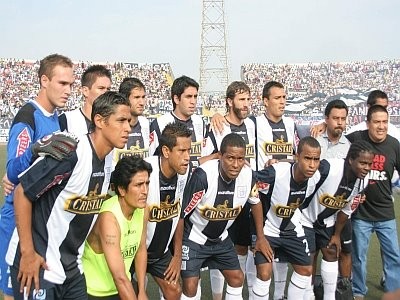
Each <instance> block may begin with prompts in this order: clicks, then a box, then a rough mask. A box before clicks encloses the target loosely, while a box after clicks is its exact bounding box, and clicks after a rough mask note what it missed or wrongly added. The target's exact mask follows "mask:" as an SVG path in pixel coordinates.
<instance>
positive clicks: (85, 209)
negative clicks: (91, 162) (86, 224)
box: [64, 184, 110, 215]
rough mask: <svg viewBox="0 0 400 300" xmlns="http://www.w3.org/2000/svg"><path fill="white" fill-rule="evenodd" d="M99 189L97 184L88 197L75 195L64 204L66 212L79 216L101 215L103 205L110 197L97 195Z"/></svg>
mask: <svg viewBox="0 0 400 300" xmlns="http://www.w3.org/2000/svg"><path fill="white" fill-rule="evenodd" d="M98 188H99V184H96V187H95V188H94V190H93V191H90V192H89V193H88V195H87V196H84V195H75V196H73V197H71V198H69V199H67V201H65V204H64V210H65V211H68V212H71V213H74V214H77V215H86V214H97V213H99V211H100V208H101V205H102V204H103V202H104V201H105V200H107V199H108V198H109V197H110V196H109V195H107V194H104V195H100V194H97V190H98Z"/></svg>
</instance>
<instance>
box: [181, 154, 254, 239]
mask: <svg viewBox="0 0 400 300" xmlns="http://www.w3.org/2000/svg"><path fill="white" fill-rule="evenodd" d="M246 201H249V202H250V203H251V204H256V203H258V202H259V201H260V200H259V198H258V191H257V185H256V181H255V179H254V178H253V176H252V170H251V168H250V167H248V166H244V167H243V169H242V170H241V172H240V173H239V176H238V177H237V178H236V179H235V180H231V181H229V182H226V181H225V180H224V179H223V178H222V177H221V175H220V172H219V160H210V161H207V162H205V163H204V164H202V165H200V167H198V168H197V169H195V170H194V172H193V174H192V176H191V178H190V180H189V182H188V184H187V186H186V189H185V192H184V196H183V206H182V214H181V217H182V218H184V219H185V229H184V238H187V239H189V240H191V241H193V242H195V243H198V244H200V245H204V244H212V243H217V242H219V241H223V240H225V239H226V238H227V236H228V228H229V227H230V226H231V225H232V223H233V222H234V221H235V219H236V217H237V216H238V215H239V213H240V211H241V210H242V207H243V205H244V204H245V203H246Z"/></svg>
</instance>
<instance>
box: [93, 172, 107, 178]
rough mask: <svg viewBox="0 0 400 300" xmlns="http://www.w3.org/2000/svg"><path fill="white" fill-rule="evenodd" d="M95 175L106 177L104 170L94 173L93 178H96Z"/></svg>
mask: <svg viewBox="0 0 400 300" xmlns="http://www.w3.org/2000/svg"><path fill="white" fill-rule="evenodd" d="M95 177H104V172H103V171H100V172H94V173H92V178H95Z"/></svg>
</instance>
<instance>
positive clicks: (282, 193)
mask: <svg viewBox="0 0 400 300" xmlns="http://www.w3.org/2000/svg"><path fill="white" fill-rule="evenodd" d="M321 164H322V165H320V169H323V168H324V164H325V162H321ZM293 165H294V164H292V163H288V162H279V163H276V164H273V165H271V166H269V167H267V168H265V169H263V170H261V171H258V172H256V174H257V175H256V177H257V181H258V187H259V188H260V191H261V190H262V189H264V193H265V192H266V196H265V197H262V199H266V202H267V203H265V205H264V207H265V208H266V216H265V217H266V218H265V225H264V234H265V235H267V236H271V237H280V236H285V237H288V236H297V237H300V236H304V230H303V226H302V225H301V223H300V217H301V211H300V206H301V205H302V204H303V202H304V201H305V199H306V198H307V197H308V196H310V195H312V193H313V192H314V190H315V188H316V187H317V183H318V181H319V180H320V178H321V174H320V172H319V171H317V172H316V173H315V174H314V176H313V177H311V178H310V179H308V180H306V181H304V182H302V183H297V182H296V181H295V180H294V178H293Z"/></svg>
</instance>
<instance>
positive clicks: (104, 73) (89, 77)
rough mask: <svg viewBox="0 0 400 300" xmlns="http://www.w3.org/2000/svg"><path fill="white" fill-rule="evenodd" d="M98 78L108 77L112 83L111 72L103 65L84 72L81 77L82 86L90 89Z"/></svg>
mask: <svg viewBox="0 0 400 300" xmlns="http://www.w3.org/2000/svg"><path fill="white" fill-rule="evenodd" d="M98 77H107V78H108V79H110V81H112V78H111V72H110V70H108V69H107V68H106V67H105V66H103V65H93V66H90V67H89V68H87V69H86V70H85V71H84V72H83V74H82V77H81V85H82V86H86V87H88V88H89V89H90V88H92V85H93V83H95V81H96V79H97V78H98Z"/></svg>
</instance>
